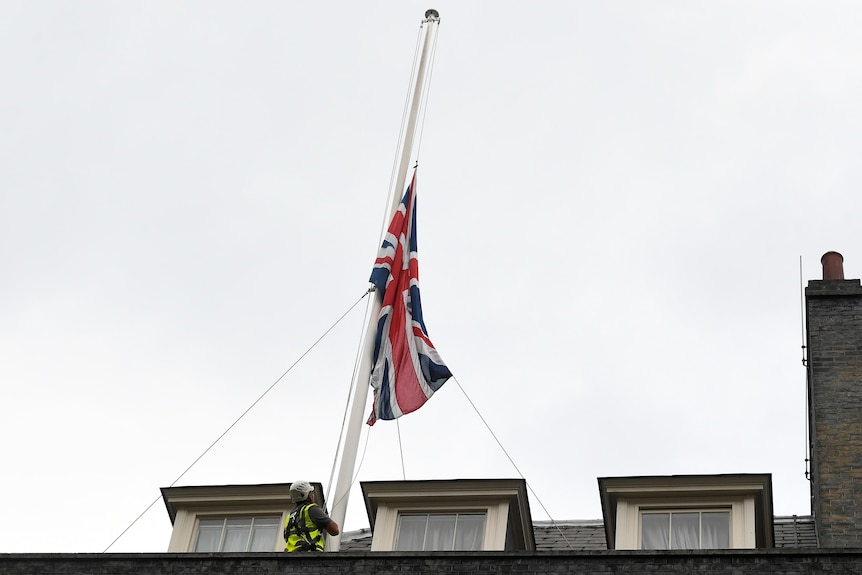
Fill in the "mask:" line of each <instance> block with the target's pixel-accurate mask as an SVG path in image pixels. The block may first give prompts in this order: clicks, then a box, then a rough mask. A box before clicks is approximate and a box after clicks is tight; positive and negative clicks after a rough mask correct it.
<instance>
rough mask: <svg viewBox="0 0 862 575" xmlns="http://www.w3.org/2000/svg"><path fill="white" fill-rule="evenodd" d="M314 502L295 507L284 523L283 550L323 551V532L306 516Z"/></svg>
mask: <svg viewBox="0 0 862 575" xmlns="http://www.w3.org/2000/svg"><path fill="white" fill-rule="evenodd" d="M314 505H317V504H316V503H309V504H307V505H303V506H301V507H297V508H295V509H294V510H293V511H291V512H290V515H289V516H288V517H287V522H286V523H285V524H284V541H285V546H284V550H285V551H290V552H293V551H323V533H321V532H320V528H319V527H318V526H317V525H315V524H314V522H313V521H312V520H311V518H310V517H309V516H308V510H309V509H311V507H313V506H314Z"/></svg>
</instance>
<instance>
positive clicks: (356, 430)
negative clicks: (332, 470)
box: [326, 9, 440, 551]
mask: <svg viewBox="0 0 862 575" xmlns="http://www.w3.org/2000/svg"><path fill="white" fill-rule="evenodd" d="M439 25H440V14H439V13H438V12H437V11H436V10H433V9H432V10H427V11H426V12H425V18H424V19H423V20H422V30H421V32H420V34H421V36H420V44H421V49H420V53H419V64H418V66H417V67H416V76H415V78H414V84H413V88H412V97H411V100H410V108H409V111H408V114H407V116H406V119H405V122H406V126H405V129H404V131H403V138H402V141H401V142H400V144H401V145H400V149H399V152H398V156H397V158H396V161H397V165H398V171H397V173H396V176H395V178H394V180H393V181H392V188H391V189H390V190H389V204H388V205H389V211H388V213H387V216H386V219H385V220H384V222H383V226H384V228H385V227H386V226H387V225H388V224H389V221H390V220H391V219H392V216H393V214H394V213H395V210H396V209H397V208H398V204H399V201H400V199H401V195H402V194H403V193H404V188H405V186H406V184H407V171H408V170H409V168H410V161H411V157H412V154H413V140H414V139H415V135H416V125H417V123H418V120H419V109H420V107H421V104H422V97H423V93H424V89H425V86H426V84H427V81H428V80H429V79H430V78H429V73H430V69H429V61H430V59H431V52H432V47H433V42H432V38H433V36H434V35H435V32H436V30H437V26H439ZM377 247H379V246H377ZM379 314H380V297H379V295H378V294H373V295H372V304H371V309H370V310H369V312H368V317H367V318H366V321H367V324H366V327H365V337H364V339H363V345H362V352H361V353H362V356H361V358H360V363H359V370H358V372H357V376H356V382H355V385H354V386H353V388H354V392H353V399H352V401H351V406H350V417H349V419H348V423H347V430H346V432H345V438H344V449H343V451H342V454H341V463H340V465H339V467H338V479H337V481H336V484H335V495H334V497H333V501H334V502H335V503H334V504H333V507H332V515H331V517H332V520H333V521H335V522H336V523H337V524H338V525H339V526H340V527H341V528H342V529H343V528H344V518H345V516H346V515H347V502H348V498H349V496H350V487H351V486H352V483H353V474H354V471H355V468H356V454H357V452H358V450H359V436H360V434H361V432H362V424H363V422H364V421H365V419H366V410H367V403H368V388H369V387H370V385H369V382H370V380H371V369H372V365H371V360H372V355H373V353H374V337H375V335H376V331H377V318H378V315H379ZM340 548H341V535H335V536H331V537H329V540H328V542H327V545H326V550H327V551H338V550H339V549H340Z"/></svg>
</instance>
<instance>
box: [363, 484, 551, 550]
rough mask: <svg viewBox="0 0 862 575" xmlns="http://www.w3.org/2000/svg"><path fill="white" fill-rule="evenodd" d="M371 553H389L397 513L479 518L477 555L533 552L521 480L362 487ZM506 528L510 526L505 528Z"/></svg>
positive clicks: (524, 491) (393, 538)
mask: <svg viewBox="0 0 862 575" xmlns="http://www.w3.org/2000/svg"><path fill="white" fill-rule="evenodd" d="M361 485H362V492H363V496H364V498H365V506H366V509H367V511H368V520H369V522H370V524H371V530H372V533H373V536H372V539H371V551H394V550H395V538H396V536H397V529H398V517H399V514H402V513H484V514H485V531H484V534H483V537H482V545H481V550H482V551H505V550H506V548H507V547H506V546H507V543H508V544H509V546H510V548H511V549H512V550H527V551H533V550H535V538H534V536H533V523H532V518H531V516H530V507H529V502H528V501H527V486H526V482H525V481H524V480H523V479H447V480H427V481H364V482H362V483H361ZM510 522H511V524H510Z"/></svg>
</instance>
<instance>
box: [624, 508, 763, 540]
mask: <svg viewBox="0 0 862 575" xmlns="http://www.w3.org/2000/svg"><path fill="white" fill-rule="evenodd" d="M659 510H661V511H670V512H673V513H680V512H685V511H715V510H729V511H730V547H729V548H730V549H754V548H755V541H756V539H755V532H754V496H750V497H733V498H718V499H714V498H682V499H681V498H668V499H653V498H642V499H641V498H638V499H620V500H618V501H617V517H616V519H617V534H616V535H617V536H616V542H615V543H616V545H615V548H616V549H640V548H641V539H642V532H641V514H642V512H643V511H659Z"/></svg>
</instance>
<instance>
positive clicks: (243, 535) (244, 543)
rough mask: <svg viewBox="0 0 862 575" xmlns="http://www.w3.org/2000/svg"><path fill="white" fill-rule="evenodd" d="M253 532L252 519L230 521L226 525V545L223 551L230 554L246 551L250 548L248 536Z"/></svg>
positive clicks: (224, 544)
mask: <svg viewBox="0 0 862 575" xmlns="http://www.w3.org/2000/svg"><path fill="white" fill-rule="evenodd" d="M250 530H251V519H250V518H243V519H228V520H227V525H225V533H224V543H223V544H222V548H221V550H222V551H224V552H226V553H229V552H237V551H245V550H246V548H247V547H248V535H249V531H250Z"/></svg>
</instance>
